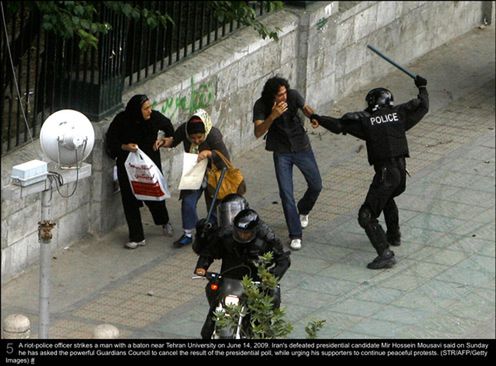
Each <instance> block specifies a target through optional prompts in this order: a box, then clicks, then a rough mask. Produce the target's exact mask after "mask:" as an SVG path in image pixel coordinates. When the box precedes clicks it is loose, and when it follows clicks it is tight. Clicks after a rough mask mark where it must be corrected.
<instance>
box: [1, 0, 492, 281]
mask: <svg viewBox="0 0 496 366" xmlns="http://www.w3.org/2000/svg"><path fill="white" fill-rule="evenodd" d="M488 4H490V6H488ZM484 18H486V19H488V18H490V19H489V22H494V2H472V1H453V2H427V1H407V2H388V1H381V2H377V1H363V2H358V3H357V4H356V5H354V6H352V7H351V8H350V6H349V3H346V4H339V2H338V1H334V2H317V3H315V4H313V5H311V6H309V7H307V8H306V9H300V8H289V7H287V8H286V9H285V10H283V11H281V12H279V13H277V14H272V15H269V16H267V17H266V18H265V20H264V22H266V23H267V24H268V25H270V26H272V27H279V28H280V29H281V30H280V32H279V37H280V40H279V41H278V42H275V41H271V40H268V39H267V40H262V39H261V38H260V37H259V36H258V35H257V34H256V32H255V31H253V30H252V29H243V30H241V31H238V32H236V33H235V34H233V35H232V36H230V37H228V38H226V39H225V40H223V41H221V42H220V43H218V44H216V45H213V46H211V47H208V48H207V49H205V50H204V51H202V52H201V53H199V54H198V55H196V56H194V57H191V58H189V59H187V60H185V61H184V62H181V63H180V64H179V65H176V66H174V67H172V68H171V69H170V70H168V71H167V72H165V73H163V74H161V75H159V76H157V77H155V78H154V79H152V80H150V81H148V82H146V83H145V84H143V85H139V86H136V87H135V88H133V89H132V90H129V91H128V92H127V94H126V95H124V96H123V102H124V103H126V102H127V101H128V100H129V98H130V97H131V96H132V95H134V94H138V93H144V94H147V95H148V96H149V97H150V98H151V99H152V100H153V102H154V103H155V109H157V110H160V111H162V112H163V113H164V114H165V115H166V116H168V117H169V118H171V120H172V122H173V124H174V125H175V126H177V125H179V124H180V123H182V122H184V121H185V120H187V118H188V116H189V115H190V114H191V113H192V112H193V111H194V110H195V109H196V108H200V107H201V108H204V109H206V110H207V111H208V112H210V113H211V115H212V119H213V122H214V125H215V126H216V127H218V128H219V129H220V130H221V131H222V132H223V134H224V139H225V141H226V144H227V146H228V148H229V149H230V151H231V152H232V154H233V156H234V161H235V159H236V156H239V155H240V154H241V153H243V152H244V151H246V150H249V149H250V148H252V147H254V146H256V145H257V144H260V143H263V140H261V139H260V140H255V138H254V136H253V124H252V121H251V118H252V106H253V103H254V101H255V100H256V99H257V98H259V97H260V93H261V91H262V87H263V84H264V83H265V81H266V80H267V78H269V77H270V76H273V75H275V74H280V75H282V76H284V77H286V78H288V79H289V81H290V84H291V85H292V86H295V87H296V88H297V89H299V90H300V92H301V93H302V94H303V95H304V96H306V99H307V102H308V103H309V104H310V105H312V106H313V107H315V108H316V109H317V110H327V109H326V108H328V107H329V106H330V105H332V103H333V102H334V100H336V99H339V98H342V97H344V96H346V95H347V94H349V93H350V92H352V91H355V90H357V89H359V88H360V87H361V86H363V85H365V84H367V83H369V82H370V81H373V80H374V79H376V78H379V77H380V76H382V75H384V74H386V73H389V72H391V71H392V70H393V67H392V66H390V65H389V64H387V63H386V62H384V61H382V60H380V59H379V58H378V57H377V56H375V55H374V54H372V52H371V51H369V50H368V49H367V48H366V45H367V44H372V45H375V46H376V47H378V48H379V49H380V50H382V51H383V52H384V53H386V54H387V55H389V56H390V57H391V58H393V59H395V60H396V61H398V62H399V63H402V64H407V63H408V62H410V61H412V60H413V59H415V58H417V57H419V56H421V55H423V54H425V53H426V52H428V51H430V50H431V49H434V48H436V47H438V46H440V45H442V44H443V43H445V42H447V41H449V40H450V39H453V38H455V37H457V36H459V35H461V34H463V33H465V32H467V31H469V30H471V29H472V28H474V27H476V26H478V25H480V24H481V23H482V21H483V19H484ZM111 119H112V118H108V119H107V120H105V121H102V122H99V123H94V124H93V126H94V128H95V134H96V141H95V148H94V150H93V153H92V154H91V156H90V158H89V159H88V160H87V162H89V163H91V164H92V176H91V178H89V179H85V180H82V181H80V182H79V186H78V189H77V191H76V193H75V194H74V196H72V197H70V198H68V199H65V198H62V197H60V196H59V195H58V194H57V193H56V192H54V193H53V199H52V217H53V220H54V221H55V222H56V223H57V226H56V227H55V230H54V232H53V233H54V238H53V240H52V243H53V245H54V247H57V248H60V247H66V246H68V245H70V244H71V242H73V241H75V240H79V239H81V238H83V237H85V236H89V235H96V236H98V235H102V234H104V233H106V232H108V231H110V230H112V229H113V228H115V227H116V226H117V225H120V224H123V223H124V217H123V212H122V206H121V202H120V194H113V193H112V167H113V161H112V160H111V159H109V158H107V157H106V155H105V153H104V152H103V135H104V133H105V131H106V130H107V128H108V125H109V123H110V121H111ZM181 152H182V146H180V147H178V148H177V149H175V150H169V151H162V158H163V159H162V164H163V168H164V173H165V175H166V176H167V177H168V179H169V183H170V185H171V188H172V191H173V192H174V191H175V188H176V187H177V183H178V179H179V176H180V173H181V172H180V169H181ZM32 159H41V160H45V161H47V160H46V159H44V157H43V154H42V153H41V152H40V149H39V143H38V141H35V142H34V143H32V144H29V145H28V146H26V147H24V148H22V149H18V150H16V151H14V152H12V153H10V154H8V155H7V156H5V157H2V193H4V191H5V192H7V191H8V187H9V183H10V179H9V177H10V172H11V169H12V166H13V165H16V164H20V163H22V162H25V161H28V160H32ZM72 188H73V185H72V184H71V185H69V187H64V188H63V189H62V191H63V193H64V194H67V193H68V192H71V191H72ZM176 193H177V192H176ZM1 214H2V218H1V248H2V255H1V258H2V282H4V281H6V280H8V279H10V278H12V277H13V276H15V275H16V274H18V273H19V272H20V271H22V270H23V269H24V268H26V266H28V265H29V264H31V263H33V262H35V261H37V259H38V258H39V244H38V237H37V227H38V224H37V223H38V221H39V220H40V215H41V204H40V197H39V194H38V195H34V196H30V197H27V198H23V199H20V198H19V197H12V196H11V195H9V194H6V195H4V194H2V210H1ZM88 240H91V238H90V237H89V238H88Z"/></svg>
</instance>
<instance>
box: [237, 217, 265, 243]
mask: <svg viewBox="0 0 496 366" xmlns="http://www.w3.org/2000/svg"><path fill="white" fill-rule="evenodd" d="M259 221H260V219H259V217H258V214H257V213H256V211H255V210H252V209H251V208H248V209H245V210H243V211H241V212H240V213H238V214H237V215H236V217H235V218H234V221H233V238H234V240H235V241H236V242H238V243H241V244H246V243H250V242H251V241H252V240H253V239H254V238H255V236H256V234H257V227H258V222H259Z"/></svg>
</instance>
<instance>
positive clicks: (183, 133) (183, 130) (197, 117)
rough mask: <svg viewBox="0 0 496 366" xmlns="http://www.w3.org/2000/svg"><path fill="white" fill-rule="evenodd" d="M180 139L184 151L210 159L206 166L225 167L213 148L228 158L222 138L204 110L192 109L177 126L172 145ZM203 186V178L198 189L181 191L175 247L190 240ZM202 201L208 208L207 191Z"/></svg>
mask: <svg viewBox="0 0 496 366" xmlns="http://www.w3.org/2000/svg"><path fill="white" fill-rule="evenodd" d="M181 142H182V143H183V146H184V151H186V152H189V153H191V154H198V161H201V160H203V159H209V162H208V165H209V167H210V166H211V164H212V161H213V162H214V164H215V165H216V166H217V167H218V168H223V167H224V166H225V164H224V162H223V161H222V159H221V158H219V157H218V156H217V154H216V151H220V152H221V153H222V154H223V155H224V156H225V157H226V158H227V159H230V157H229V153H228V151H227V148H226V145H225V144H224V141H223V139H222V133H221V132H220V131H219V129H218V128H216V127H213V126H212V120H211V119H210V116H209V114H208V113H207V112H206V111H204V110H203V109H198V110H197V111H195V113H193V115H192V116H191V118H190V119H189V120H188V122H185V123H183V124H182V125H180V126H179V127H178V128H177V129H176V132H175V134H174V142H173V143H172V147H175V146H177V145H179V144H180V143H181ZM206 185H207V183H206V178H205V179H204V180H203V183H202V186H201V187H200V189H197V190H182V191H181V194H180V199H181V200H182V201H181V218H182V222H183V230H184V233H183V235H182V236H181V237H180V238H179V239H178V240H176V241H175V242H174V247H176V248H181V247H183V246H185V245H188V244H191V243H192V242H193V230H194V228H195V226H196V223H197V222H198V214H197V212H196V205H197V203H198V200H199V199H200V196H201V194H202V192H203V191H204V190H205V188H206ZM205 201H206V204H207V209H208V207H209V206H210V203H211V201H212V198H211V197H210V196H209V195H208V194H207V193H206V192H205ZM213 216H214V217H213V220H216V217H215V210H214V212H213Z"/></svg>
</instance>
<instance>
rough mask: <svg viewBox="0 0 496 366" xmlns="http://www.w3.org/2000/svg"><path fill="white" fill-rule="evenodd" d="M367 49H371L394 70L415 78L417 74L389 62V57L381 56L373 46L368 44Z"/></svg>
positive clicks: (393, 62) (394, 62)
mask: <svg viewBox="0 0 496 366" xmlns="http://www.w3.org/2000/svg"><path fill="white" fill-rule="evenodd" d="M367 47H368V48H369V49H371V50H372V51H373V52H375V53H376V54H378V55H379V56H380V57H382V58H383V59H384V60H386V61H387V62H389V63H390V64H391V65H393V66H394V67H396V68H398V69H400V70H401V71H403V72H404V73H405V74H407V75H408V76H410V77H411V78H412V79H415V78H416V77H417V74H415V73H414V72H411V71H410V70H408V69H407V68H405V67H403V66H401V65H399V64H398V63H396V61H393V60H391V59H390V58H389V57H387V56H386V55H385V54H383V53H382V52H381V51H379V50H378V49H377V48H375V47H374V46H371V45H369V44H368V45H367Z"/></svg>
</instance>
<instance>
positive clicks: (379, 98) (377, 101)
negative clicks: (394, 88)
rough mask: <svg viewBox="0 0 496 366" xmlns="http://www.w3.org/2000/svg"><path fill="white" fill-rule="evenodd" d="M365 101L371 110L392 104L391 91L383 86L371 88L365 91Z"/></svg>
mask: <svg viewBox="0 0 496 366" xmlns="http://www.w3.org/2000/svg"><path fill="white" fill-rule="evenodd" d="M365 101H366V102H367V105H368V108H369V109H370V111H372V112H375V111H376V110H378V109H381V108H384V107H390V106H393V105H394V98H393V93H391V92H390V91H389V90H388V89H385V88H375V89H372V90H371V91H369V92H368V93H367V96H366V97H365Z"/></svg>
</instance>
